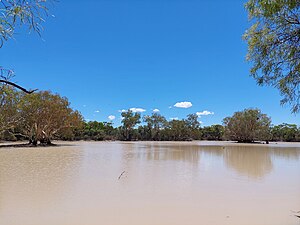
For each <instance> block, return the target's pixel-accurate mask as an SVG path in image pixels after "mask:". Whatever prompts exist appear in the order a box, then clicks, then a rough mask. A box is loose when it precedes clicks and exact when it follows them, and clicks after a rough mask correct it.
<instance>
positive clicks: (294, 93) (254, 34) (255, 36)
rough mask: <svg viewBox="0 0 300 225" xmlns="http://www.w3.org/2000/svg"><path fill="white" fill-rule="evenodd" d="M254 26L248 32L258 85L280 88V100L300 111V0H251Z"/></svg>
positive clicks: (253, 68) (254, 73)
mask: <svg viewBox="0 0 300 225" xmlns="http://www.w3.org/2000/svg"><path fill="white" fill-rule="evenodd" d="M246 9H247V10H248V12H249V17H250V19H251V20H252V21H253V25H252V26H251V27H250V29H249V30H247V31H246V33H245V35H244V38H245V40H246V41H247V42H248V55H247V60H249V61H251V62H252V63H253V64H252V69H251V75H252V76H253V77H254V78H255V79H256V80H257V82H258V84H259V85H270V86H273V87H276V88H278V89H279V90H280V93H281V95H282V96H283V99H282V101H281V103H283V104H285V103H289V104H291V106H292V112H298V111H299V110H300V102H299V101H300V90H299V84H300V79H299V77H300V1H299V0H272V1H270V0H249V1H248V3H247V4H246Z"/></svg>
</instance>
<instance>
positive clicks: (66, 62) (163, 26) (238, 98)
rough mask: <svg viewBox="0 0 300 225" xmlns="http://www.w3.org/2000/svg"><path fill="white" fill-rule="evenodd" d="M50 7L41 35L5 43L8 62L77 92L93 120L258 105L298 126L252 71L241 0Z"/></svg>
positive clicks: (97, 0)
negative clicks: (128, 112)
mask: <svg viewBox="0 0 300 225" xmlns="http://www.w3.org/2000/svg"><path fill="white" fill-rule="evenodd" d="M51 13H52V14H54V16H53V17H52V16H50V17H49V18H47V20H46V23H45V24H44V28H45V30H44V31H43V32H42V38H40V37H39V36H38V35H36V34H33V33H32V34H27V33H26V32H24V31H20V32H18V34H16V35H15V39H13V40H10V41H9V42H7V43H6V44H5V46H4V47H3V48H2V49H1V55H0V61H1V65H2V66H4V67H6V68H12V69H14V70H15V73H16V77H15V78H14V80H15V81H17V82H18V83H19V84H22V85H24V86H26V87H28V88H38V89H39V90H51V91H53V92H55V93H59V94H61V95H62V96H66V97H68V99H69V100H70V102H71V103H72V107H73V108H75V109H78V110H79V111H81V112H82V114H83V115H84V117H85V119H89V120H98V121H108V116H110V115H114V116H115V117H116V119H115V120H114V124H115V125H119V123H120V119H119V118H120V112H119V110H122V109H128V108H141V109H144V110H146V111H145V112H143V114H151V112H152V110H153V109H159V110H160V112H161V114H163V115H164V116H166V118H176V117H178V118H179V119H181V118H184V117H185V116H186V115H187V114H189V113H196V112H203V111H205V110H207V111H209V112H214V114H213V115H207V116H201V118H200V120H201V121H202V122H203V125H211V124H216V123H221V122H222V119H223V118H224V117H226V116H230V115H232V114H233V112H235V111H238V110H242V109H244V108H249V107H258V108H260V109H261V110H262V111H263V112H264V113H267V114H268V115H269V116H271V117H272V121H273V123H274V124H278V123H282V122H288V123H296V124H299V123H298V119H299V116H298V115H297V116H296V115H293V114H291V113H290V109H289V107H288V106H285V107H282V106H280V104H279V101H280V99H281V97H280V95H279V92H278V91H277V90H276V89H273V88H270V87H259V86H257V85H256V82H255V80H254V79H253V78H251V77H250V76H249V68H250V64H249V63H247V62H246V61H245V55H246V52H247V46H246V43H245V42H244V41H243V40H242V35H243V33H244V31H245V30H246V29H247V28H248V27H249V25H250V24H249V22H248V18H247V13H246V11H245V9H244V8H243V2H242V1H239V0H227V1H224V0H214V1H208V0H207V1H201V0H172V1H171V0H143V1H138V0H113V1H109V0H85V1H84V2H83V1H79V0H72V1H71V0H62V1H60V2H58V3H57V4H56V5H55V7H54V8H53V9H51ZM178 102H191V103H192V107H189V108H177V107H174V105H175V104H176V103H178ZM170 106H171V107H170ZM204 114H205V113H204Z"/></svg>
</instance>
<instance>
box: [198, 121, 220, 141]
mask: <svg viewBox="0 0 300 225" xmlns="http://www.w3.org/2000/svg"><path fill="white" fill-rule="evenodd" d="M223 136H224V127H223V126H222V125H219V124H215V125H211V126H206V127H203V128H202V139H204V140H215V141H221V140H222V139H223Z"/></svg>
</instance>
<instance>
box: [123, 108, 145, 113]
mask: <svg viewBox="0 0 300 225" xmlns="http://www.w3.org/2000/svg"><path fill="white" fill-rule="evenodd" d="M128 110H130V111H132V112H134V113H136V112H138V113H142V112H146V109H142V108H130V109H128ZM128 110H126V109H121V110H118V112H127V111H128Z"/></svg>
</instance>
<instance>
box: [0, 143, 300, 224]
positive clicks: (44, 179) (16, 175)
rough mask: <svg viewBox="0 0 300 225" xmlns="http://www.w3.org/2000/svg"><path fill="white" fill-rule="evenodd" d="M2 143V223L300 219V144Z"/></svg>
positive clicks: (295, 221) (266, 221)
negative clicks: (16, 145)
mask: <svg viewBox="0 0 300 225" xmlns="http://www.w3.org/2000/svg"><path fill="white" fill-rule="evenodd" d="M59 144H60V146H58V147H47V148H0V225H102V224H103V225H201V224H203V225H227V224H228V225H298V224H300V219H299V218H297V217H295V216H294V214H295V213H294V212H293V211H299V210H300V144H299V143H298V144H297V143H294V144H286V143H282V144H280V143H278V144H275V143H273V144H270V145H262V144H253V145H248V144H241V145H240V144H235V143H228V142H128V143H124V142H98V143H97V142H74V143H73V142H66V143H59Z"/></svg>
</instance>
